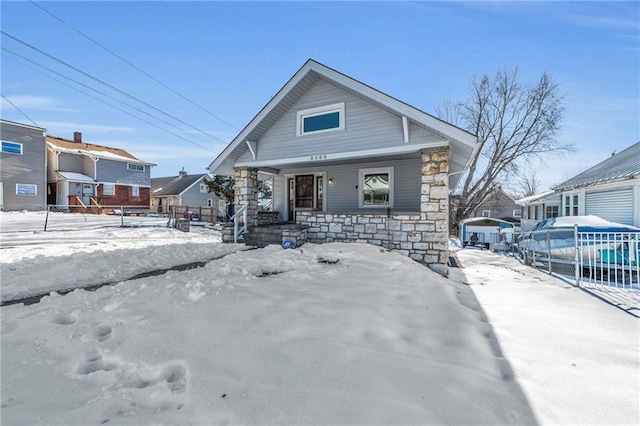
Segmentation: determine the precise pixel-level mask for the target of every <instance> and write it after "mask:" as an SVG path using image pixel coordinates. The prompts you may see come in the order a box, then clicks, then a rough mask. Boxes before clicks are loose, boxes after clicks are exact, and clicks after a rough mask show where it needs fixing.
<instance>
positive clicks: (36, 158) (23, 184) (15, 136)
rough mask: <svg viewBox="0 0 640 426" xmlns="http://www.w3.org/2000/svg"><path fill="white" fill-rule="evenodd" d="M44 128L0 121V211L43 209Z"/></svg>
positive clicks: (44, 203)
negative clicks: (0, 147) (0, 144)
mask: <svg viewBox="0 0 640 426" xmlns="http://www.w3.org/2000/svg"><path fill="white" fill-rule="evenodd" d="M45 132H46V130H45V129H42V128H40V127H35V126H29V125H27V124H21V123H15V122H12V121H7V120H0V139H2V150H1V152H0V209H2V210H23V209H33V208H41V209H43V208H44V207H45V206H46V196H47V191H46V174H45V170H46V166H47V155H46V151H47V148H46V145H45Z"/></svg>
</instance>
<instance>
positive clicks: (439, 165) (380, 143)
mask: <svg viewBox="0 0 640 426" xmlns="http://www.w3.org/2000/svg"><path fill="white" fill-rule="evenodd" d="M476 142H477V138H476V137H475V136H474V135H472V134H470V133H468V132H466V131H465V130H463V129H460V128H458V127H456V126H454V125H452V124H449V123H447V122H444V121H442V120H439V119H438V118H436V117H434V116H432V115H429V114H427V113H425V112H423V111H421V110H419V109H417V108H415V107H412V106H410V105H408V104H406V103H404V102H402V101H399V100H398V99H395V98H393V97H391V96H389V95H387V94H385V93H382V92H380V91H378V90H376V89H374V88H372V87H370V86H368V85H366V84H364V83H361V82H359V81H357V80H355V79H353V78H351V77H349V76H347V75H345V74H342V73H340V72H338V71H336V70H334V69H332V68H329V67H327V66H325V65H323V64H320V63H318V62H316V61H314V60H312V59H310V60H308V61H307V62H306V63H305V64H304V65H303V66H302V67H301V68H300V69H299V70H298V71H297V72H296V73H295V74H294V76H293V77H292V78H291V79H290V80H289V81H288V82H287V83H286V84H285V85H284V87H283V88H282V89H281V90H280V91H279V92H278V93H277V94H276V95H275V96H273V97H272V98H271V100H270V101H269V102H268V103H267V105H265V106H264V108H262V109H261V110H260V112H258V114H257V115H256V116H255V117H254V118H253V119H252V120H251V121H250V122H249V124H248V125H247V126H246V127H245V128H244V129H243V130H242V131H241V132H240V133H239V134H238V135H237V136H236V137H235V138H234V139H233V141H232V142H231V143H230V144H229V145H228V146H227V147H226V148H225V149H224V150H223V151H222V153H221V154H220V155H219V156H218V157H217V158H216V159H215V160H214V161H213V162H212V163H211V164H210V165H209V167H208V169H209V172H210V173H212V174H214V175H228V176H234V177H235V185H236V186H235V210H236V212H238V213H239V212H241V211H242V212H243V214H244V211H246V212H247V218H248V219H247V220H248V225H249V227H256V226H257V225H258V224H259V223H260V214H259V208H258V194H257V186H258V185H257V180H258V174H259V173H264V174H269V175H271V176H272V177H273V191H272V192H273V210H274V212H277V213H270V214H273V215H279V219H280V221H284V222H295V223H297V224H299V225H301V227H306V230H305V231H304V234H305V235H306V240H307V241H310V242H316V243H322V242H355V243H370V244H375V245H379V246H382V247H385V248H387V249H389V250H395V251H398V252H400V253H402V254H405V255H407V256H409V257H411V258H412V259H414V260H417V261H419V262H422V263H425V264H426V265H428V266H429V267H431V268H432V269H434V270H436V271H438V272H440V273H442V274H447V273H448V269H447V262H448V259H449V255H448V236H449V224H448V217H449V214H448V210H449V188H453V187H454V186H455V184H456V182H457V180H458V179H459V177H460V174H461V172H462V171H463V170H464V168H465V167H466V165H467V163H468V161H469V158H470V156H471V155H472V152H473V150H474V148H476V147H477V143H476ZM243 209H245V210H244V211H243ZM234 232H235V231H234ZM249 232H252V231H251V230H250V231H249ZM283 238H285V235H284V234H283ZM304 238H305V237H304V235H303V236H302V237H301V240H304ZM223 240H225V236H224V235H223ZM225 241H226V240H225ZM286 243H287V240H285V241H283V244H285V246H287V245H288V244H286ZM295 245H297V240H296V244H295Z"/></svg>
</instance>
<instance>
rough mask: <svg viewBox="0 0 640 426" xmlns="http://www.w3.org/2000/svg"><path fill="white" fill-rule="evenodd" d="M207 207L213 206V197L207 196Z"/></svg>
mask: <svg viewBox="0 0 640 426" xmlns="http://www.w3.org/2000/svg"><path fill="white" fill-rule="evenodd" d="M207 207H213V198H207Z"/></svg>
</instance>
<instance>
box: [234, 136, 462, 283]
mask: <svg viewBox="0 0 640 426" xmlns="http://www.w3.org/2000/svg"><path fill="white" fill-rule="evenodd" d="M405 161H409V163H407V164H414V163H413V162H412V161H413V160H406V159H405ZM416 161H417V164H415V171H416V175H415V176H414V177H413V179H411V181H408V180H406V181H404V180H405V179H403V181H401V180H399V179H398V176H400V177H404V175H403V173H404V171H403V170H400V169H401V168H400V167H396V170H395V175H394V173H393V171H392V172H391V173H389V172H385V171H384V170H382V171H380V170H379V169H371V168H365V169H364V170H373V172H372V174H370V175H367V174H364V175H363V173H362V171H361V172H360V176H359V177H358V170H363V169H358V168H359V167H360V165H359V164H357V163H356V164H354V163H351V164H349V165H348V166H349V168H350V170H351V174H352V175H353V174H355V175H356V179H358V180H349V179H347V178H345V177H343V178H342V179H336V180H335V181H333V179H332V177H331V176H332V174H331V173H327V172H326V171H317V170H315V171H314V170H313V169H312V170H308V171H306V172H305V171H304V170H303V171H302V172H301V173H295V174H294V173H286V172H280V173H277V174H274V182H276V183H275V184H274V194H273V197H274V205H275V206H279V207H280V208H279V209H278V210H277V211H276V212H272V213H269V214H265V213H264V212H260V211H259V208H258V193H257V188H258V173H259V172H260V170H259V169H258V168H248V167H236V168H235V175H236V176H235V177H236V187H235V206H236V212H237V213H236V217H235V228H232V227H233V226H234V225H233V224H230V225H229V226H228V227H227V228H226V231H225V232H224V236H223V240H224V241H225V242H234V241H237V238H238V237H239V236H240V234H243V233H244V234H247V235H255V234H256V233H258V232H260V231H258V230H257V229H258V228H264V227H268V226H270V227H272V228H274V226H275V227H277V228H278V229H279V232H281V234H280V235H281V238H279V239H278V238H276V239H274V240H273V241H272V243H280V244H286V245H288V246H291V247H297V246H299V245H301V244H304V243H305V242H312V243H329V242H352V243H368V244H373V245H378V246H381V247H384V248H386V249H389V250H394V251H398V252H400V253H402V254H405V255H407V256H409V257H411V258H412V259H414V260H416V261H418V262H421V263H424V264H426V265H427V266H429V267H431V268H432V269H434V270H436V271H438V272H439V273H441V274H443V275H446V274H447V273H448V270H447V261H448V257H449V254H448V244H447V241H448V208H449V199H448V192H449V191H448V180H449V176H448V161H449V148H448V147H447V146H438V147H434V148H428V149H423V150H422V151H419V152H418V153H417V158H416ZM388 164H392V163H388ZM365 166H368V165H367V164H365ZM336 167H337V166H336ZM412 167H413V166H412ZM387 169H393V167H388V168H387ZM324 170H332V169H331V165H327V166H325V167H324ZM376 170H377V171H376ZM410 172H411V174H413V171H412V170H410ZM394 176H395V177H396V179H395V182H394V179H393V178H394ZM374 179H375V180H376V182H374ZM360 181H362V182H365V183H367V185H366V186H365V185H363V187H362V188H361V189H362V190H361V191H360V188H358V186H359V185H358V183H359V182H360ZM278 184H280V185H278ZM278 188H281V189H280V190H278ZM394 188H395V191H394ZM407 188H409V189H407ZM394 192H395V193H396V194H395V198H396V199H395V205H394ZM344 194H347V196H350V197H354V199H352V200H350V201H349V200H347V201H344V202H343V203H346V202H351V203H352V205H354V206H356V207H357V206H362V207H361V208H353V209H346V210H344V209H340V208H339V207H340V201H339V200H341V199H342V198H345V196H344ZM349 194H350V195H349ZM358 194H361V195H360V197H359V195H358ZM367 197H368V198H367ZM358 198H360V199H358ZM403 198H404V201H403ZM403 203H404V204H403ZM396 206H405V207H407V206H408V207H415V208H414V209H400V208H397V207H396ZM245 224H246V227H245V226H244V225H245ZM283 224H289V225H295V226H282V225H283ZM243 229H244V232H243ZM265 233H269V232H266V231H265ZM276 240H277V241H276ZM240 241H242V240H240ZM287 242H288V243H287Z"/></svg>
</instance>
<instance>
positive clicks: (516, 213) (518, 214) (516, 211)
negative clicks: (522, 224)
mask: <svg viewBox="0 0 640 426" xmlns="http://www.w3.org/2000/svg"><path fill="white" fill-rule="evenodd" d="M521 216H522V210H520V209H513V217H521Z"/></svg>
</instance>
